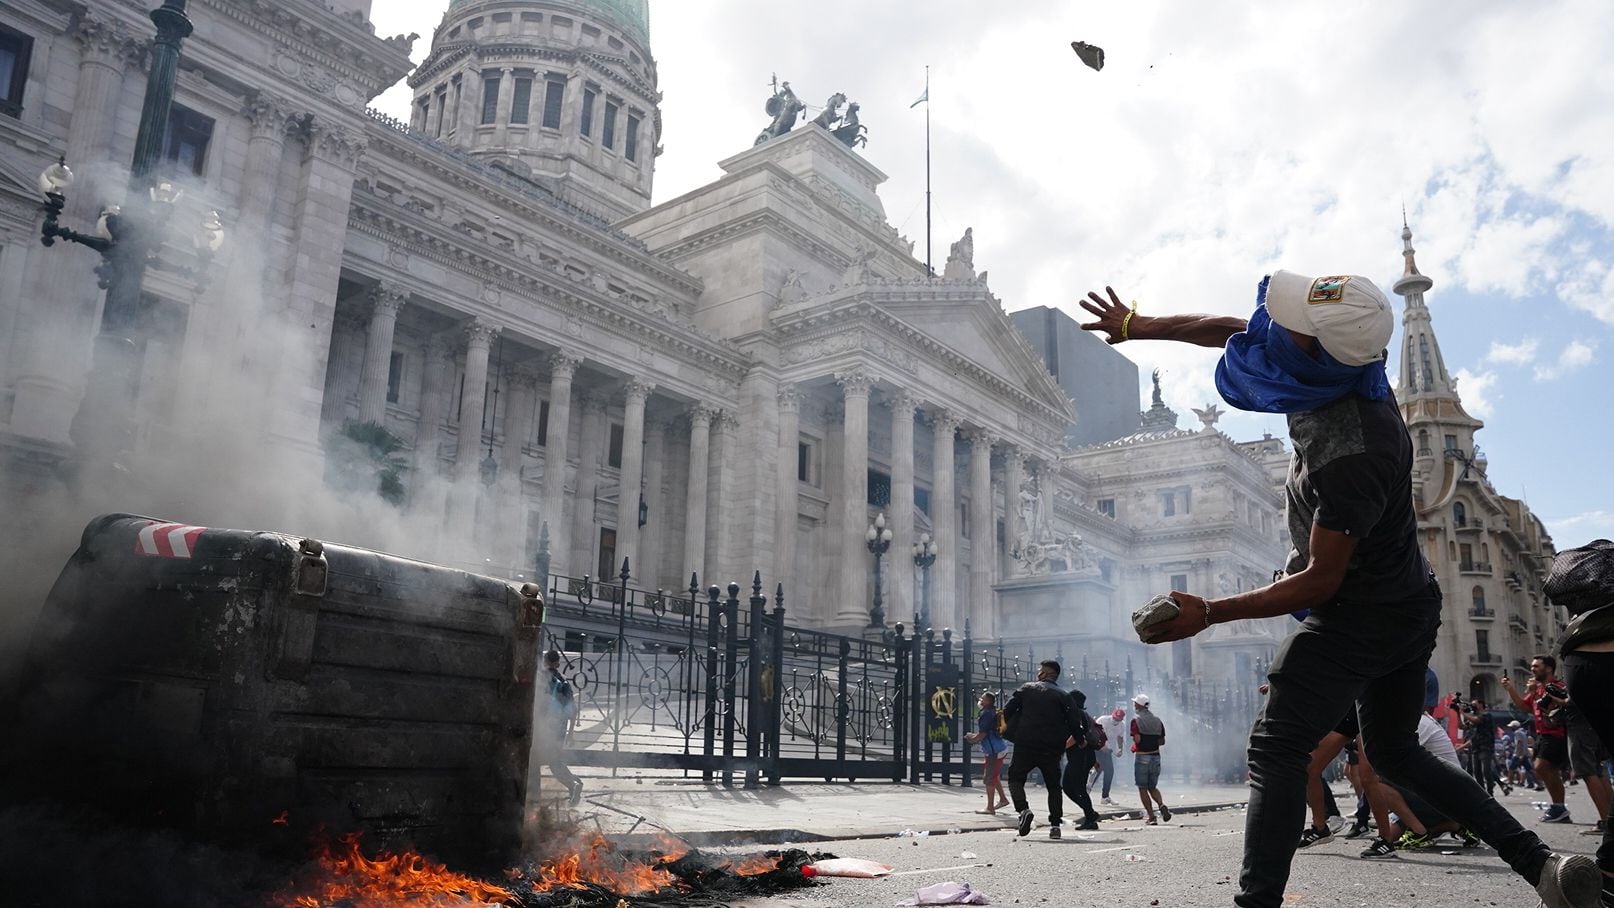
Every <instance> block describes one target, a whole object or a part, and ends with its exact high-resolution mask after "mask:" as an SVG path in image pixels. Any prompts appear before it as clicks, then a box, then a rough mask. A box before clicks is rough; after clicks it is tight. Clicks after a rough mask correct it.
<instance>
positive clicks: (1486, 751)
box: [1468, 741, 1496, 794]
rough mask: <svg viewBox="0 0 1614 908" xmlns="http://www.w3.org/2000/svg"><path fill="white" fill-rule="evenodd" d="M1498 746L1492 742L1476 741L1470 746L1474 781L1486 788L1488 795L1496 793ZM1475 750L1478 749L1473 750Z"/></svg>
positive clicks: (1469, 757) (1470, 761)
mask: <svg viewBox="0 0 1614 908" xmlns="http://www.w3.org/2000/svg"><path fill="white" fill-rule="evenodd" d="M1495 747H1496V745H1495V744H1494V743H1492V742H1490V741H1475V742H1474V743H1473V744H1470V745H1469V748H1470V749H1471V752H1470V753H1469V755H1468V759H1469V765H1470V766H1471V767H1472V768H1473V773H1474V781H1476V782H1478V783H1480V784H1481V785H1484V786H1485V793H1486V794H1495V793H1496V751H1495ZM1473 748H1478V749H1477V750H1473Z"/></svg>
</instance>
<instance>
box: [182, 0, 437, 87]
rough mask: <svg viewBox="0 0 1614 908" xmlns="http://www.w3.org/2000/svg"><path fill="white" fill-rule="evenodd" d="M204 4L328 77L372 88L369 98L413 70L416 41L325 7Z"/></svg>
mask: <svg viewBox="0 0 1614 908" xmlns="http://www.w3.org/2000/svg"><path fill="white" fill-rule="evenodd" d="M199 2H200V4H201V5H203V6H206V7H207V8H208V9H210V10H212V11H214V12H217V13H218V14H219V15H221V16H224V17H225V18H228V19H232V20H234V21H236V22H238V23H240V24H241V25H243V26H245V27H246V28H247V29H248V30H249V31H251V32H252V33H253V34H255V35H258V36H260V37H263V38H268V39H270V40H271V41H273V42H274V44H275V45H276V46H279V47H282V48H285V49H289V50H292V51H295V52H296V53H298V54H299V55H301V56H302V57H304V58H306V59H308V60H310V61H313V62H314V63H316V64H318V65H319V66H320V67H323V68H324V69H325V70H327V71H328V72H331V73H334V74H337V75H338V76H342V77H345V78H348V79H351V80H354V81H358V82H360V83H361V84H363V85H365V86H367V87H368V88H369V89H370V93H369V96H368V97H374V96H375V95H376V94H378V93H379V92H380V91H382V90H383V89H385V88H386V87H387V86H389V85H391V84H393V83H394V82H397V81H398V80H399V79H401V78H403V77H404V75H405V74H407V73H408V72H409V70H410V69H411V68H412V66H413V64H412V63H411V62H410V60H409V52H410V48H411V47H412V46H413V39H412V38H409V37H407V36H398V37H394V38H378V37H376V35H375V31H374V27H373V26H371V25H370V23H369V22H368V21H366V20H365V19H364V18H363V17H362V16H354V17H347V16H341V15H338V14H336V13H334V12H332V11H331V10H329V9H327V8H326V7H325V6H324V4H322V3H316V2H296V0H199ZM368 97H367V98H366V99H365V100H368Z"/></svg>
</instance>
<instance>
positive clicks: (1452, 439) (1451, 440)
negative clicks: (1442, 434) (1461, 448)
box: [1446, 435, 1457, 451]
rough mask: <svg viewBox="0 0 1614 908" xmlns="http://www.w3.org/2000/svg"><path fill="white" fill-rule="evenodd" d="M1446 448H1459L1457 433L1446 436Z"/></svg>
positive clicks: (1451, 449) (1450, 449)
mask: <svg viewBox="0 0 1614 908" xmlns="http://www.w3.org/2000/svg"><path fill="white" fill-rule="evenodd" d="M1446 450H1448V451H1455V450H1457V436H1455V435H1448V436H1446Z"/></svg>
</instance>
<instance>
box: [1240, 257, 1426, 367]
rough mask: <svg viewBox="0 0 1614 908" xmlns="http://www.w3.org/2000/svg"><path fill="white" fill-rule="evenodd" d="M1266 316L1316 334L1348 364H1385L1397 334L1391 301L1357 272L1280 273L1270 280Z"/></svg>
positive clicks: (1287, 326)
mask: <svg viewBox="0 0 1614 908" xmlns="http://www.w3.org/2000/svg"><path fill="white" fill-rule="evenodd" d="M1267 314H1268V315H1270V316H1272V320H1273V321H1274V322H1277V323H1278V324H1279V325H1282V326H1283V327H1285V328H1288V329H1289V330H1290V331H1298V332H1300V333H1301V334H1309V335H1311V336H1312V337H1315V338H1317V342H1318V343H1319V344H1322V347H1323V349H1324V350H1327V351H1328V355H1329V356H1332V357H1333V358H1335V359H1337V360H1339V361H1340V362H1341V363H1344V364H1345V365H1347V366H1366V365H1368V364H1370V363H1376V362H1382V361H1383V360H1384V357H1385V350H1384V348H1385V347H1386V346H1388V345H1389V343H1390V337H1391V335H1393V334H1394V333H1395V313H1394V312H1392V311H1391V309H1390V301H1389V300H1387V299H1385V297H1384V294H1383V293H1381V292H1380V291H1379V288H1378V287H1375V286H1374V285H1373V282H1372V281H1370V280H1368V279H1367V278H1365V277H1361V276H1359V275H1354V274H1336V275H1330V276H1328V277H1317V278H1311V277H1306V276H1304V275H1299V274H1295V273H1294V272H1292V271H1275V272H1273V274H1272V280H1271V281H1269V282H1268V283H1267Z"/></svg>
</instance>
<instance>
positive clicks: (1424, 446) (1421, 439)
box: [1418, 429, 1430, 456]
mask: <svg viewBox="0 0 1614 908" xmlns="http://www.w3.org/2000/svg"><path fill="white" fill-rule="evenodd" d="M1427 453H1430V451H1429V430H1428V429H1419V430H1418V454H1419V456H1422V455H1424V454H1427Z"/></svg>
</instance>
